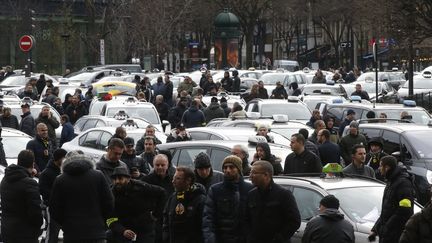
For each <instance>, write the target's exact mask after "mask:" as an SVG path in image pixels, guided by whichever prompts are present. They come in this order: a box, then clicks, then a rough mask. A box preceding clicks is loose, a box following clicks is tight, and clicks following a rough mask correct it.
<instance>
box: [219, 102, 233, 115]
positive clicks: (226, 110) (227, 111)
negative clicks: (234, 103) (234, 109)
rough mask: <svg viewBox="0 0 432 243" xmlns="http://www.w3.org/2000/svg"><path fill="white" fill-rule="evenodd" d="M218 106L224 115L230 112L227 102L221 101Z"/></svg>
mask: <svg viewBox="0 0 432 243" xmlns="http://www.w3.org/2000/svg"><path fill="white" fill-rule="evenodd" d="M220 107H221V108H222V109H223V110H224V112H225V117H228V115H229V113H231V108H229V107H228V103H227V102H221V103H220Z"/></svg>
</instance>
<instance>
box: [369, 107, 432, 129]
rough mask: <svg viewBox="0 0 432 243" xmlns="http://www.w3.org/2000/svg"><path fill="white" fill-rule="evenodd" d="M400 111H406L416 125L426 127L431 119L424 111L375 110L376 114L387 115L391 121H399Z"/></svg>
mask: <svg viewBox="0 0 432 243" xmlns="http://www.w3.org/2000/svg"><path fill="white" fill-rule="evenodd" d="M402 111H407V112H408V114H409V115H410V116H412V119H411V120H412V121H413V122H414V123H417V124H423V125H427V124H428V123H429V120H430V119H431V117H430V115H429V114H428V113H427V112H426V111H424V110H409V109H399V110H396V109H394V110H393V109H392V110H390V109H384V108H383V109H382V110H380V109H375V113H376V114H381V113H385V114H386V115H387V118H392V119H400V117H401V116H400V114H401V112H402Z"/></svg>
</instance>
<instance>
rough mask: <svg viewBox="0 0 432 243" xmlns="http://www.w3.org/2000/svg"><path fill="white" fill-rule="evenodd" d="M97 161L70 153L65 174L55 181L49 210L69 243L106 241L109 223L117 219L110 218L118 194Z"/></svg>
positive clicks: (76, 153) (64, 162) (66, 161)
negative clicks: (111, 188)
mask: <svg viewBox="0 0 432 243" xmlns="http://www.w3.org/2000/svg"><path fill="white" fill-rule="evenodd" d="M94 164H95V161H94V160H93V158H91V157H90V156H87V155H84V154H80V153H79V152H69V153H68V154H67V155H66V159H65V160H64V161H63V164H62V167H61V168H62V171H63V173H62V174H60V175H59V176H57V178H56V179H55V181H54V185H53V189H52V191H51V198H50V201H49V209H50V213H51V217H52V218H53V219H54V220H55V221H56V222H57V223H58V224H59V225H60V227H61V229H62V231H63V242H65V243H67V242H105V241H104V240H105V239H106V227H107V224H108V225H109V224H110V223H112V222H113V221H115V219H111V218H110V216H111V214H112V212H113V210H114V197H113V195H112V192H111V190H110V187H109V184H108V181H107V180H106V179H105V176H104V175H103V173H101V172H100V171H97V170H95V169H94Z"/></svg>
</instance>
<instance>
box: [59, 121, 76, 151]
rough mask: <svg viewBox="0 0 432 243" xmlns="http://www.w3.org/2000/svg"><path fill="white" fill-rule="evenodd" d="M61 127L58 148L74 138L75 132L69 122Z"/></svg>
mask: <svg viewBox="0 0 432 243" xmlns="http://www.w3.org/2000/svg"><path fill="white" fill-rule="evenodd" d="M62 126H63V128H62V131H61V135H60V146H62V145H63V144H64V143H67V142H69V141H71V140H72V139H74V137H75V130H74V128H73V126H72V124H71V123H70V122H66V123H64V124H63V125H62Z"/></svg>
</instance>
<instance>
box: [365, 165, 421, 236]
mask: <svg viewBox="0 0 432 243" xmlns="http://www.w3.org/2000/svg"><path fill="white" fill-rule="evenodd" d="M386 179H387V185H386V188H385V189H384V195H383V201H382V207H381V215H380V217H379V219H378V220H377V221H376V223H375V226H374V227H373V229H372V231H374V232H376V233H377V234H378V236H379V238H380V243H390V242H398V240H399V237H400V235H401V234H402V231H403V229H404V226H405V223H406V222H407V221H408V219H409V218H410V217H411V216H412V215H413V207H414V186H413V183H412V178H411V176H410V175H409V174H408V172H407V171H406V169H405V168H402V167H399V166H397V167H396V168H395V169H394V170H393V171H392V170H390V171H388V172H387V175H386Z"/></svg>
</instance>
